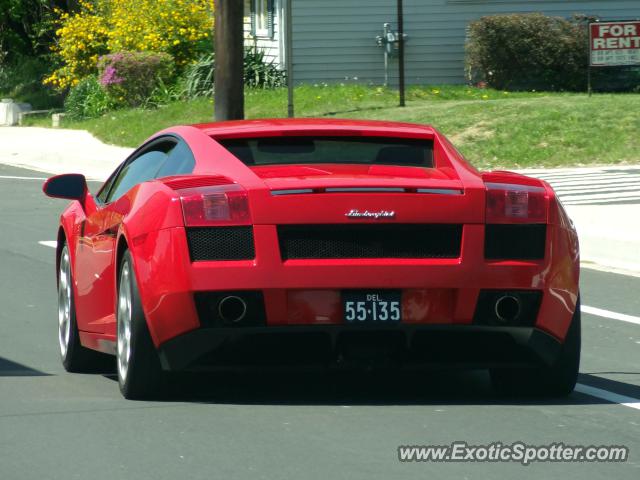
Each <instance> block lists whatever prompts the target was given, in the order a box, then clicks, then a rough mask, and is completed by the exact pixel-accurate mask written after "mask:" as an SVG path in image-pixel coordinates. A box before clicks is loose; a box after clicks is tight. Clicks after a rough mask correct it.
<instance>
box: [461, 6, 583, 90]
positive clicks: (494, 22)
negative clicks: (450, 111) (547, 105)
mask: <svg viewBox="0 0 640 480" xmlns="http://www.w3.org/2000/svg"><path fill="white" fill-rule="evenodd" d="M466 50H467V58H466V68H467V74H468V76H469V79H470V80H471V81H474V82H475V81H486V82H487V84H488V85H489V86H491V87H494V88H498V89H513V90H522V89H527V90H528V89H538V90H584V89H585V88H586V81H587V71H586V69H587V60H588V52H587V38H586V29H585V28H584V26H582V25H580V24H578V23H576V22H572V21H569V20H565V19H562V18H558V17H547V16H545V15H542V14H539V13H531V14H512V15H496V16H490V17H482V18H480V19H479V20H477V21H475V22H472V23H471V24H470V26H469V35H468V39H467V45H466Z"/></svg>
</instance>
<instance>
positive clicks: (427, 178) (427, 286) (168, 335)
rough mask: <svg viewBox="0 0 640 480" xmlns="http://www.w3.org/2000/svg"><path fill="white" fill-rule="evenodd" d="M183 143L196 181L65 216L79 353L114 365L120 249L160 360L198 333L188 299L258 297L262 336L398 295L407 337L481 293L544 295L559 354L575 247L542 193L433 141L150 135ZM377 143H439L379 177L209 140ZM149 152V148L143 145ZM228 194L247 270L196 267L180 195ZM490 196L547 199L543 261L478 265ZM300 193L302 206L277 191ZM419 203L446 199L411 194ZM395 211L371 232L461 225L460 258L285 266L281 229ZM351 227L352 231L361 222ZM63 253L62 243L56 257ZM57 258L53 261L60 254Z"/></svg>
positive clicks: (457, 318)
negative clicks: (348, 293) (349, 304)
mask: <svg viewBox="0 0 640 480" xmlns="http://www.w3.org/2000/svg"><path fill="white" fill-rule="evenodd" d="M166 134H172V135H177V136H179V137H180V138H181V139H183V140H184V141H185V142H186V143H187V144H188V145H189V147H190V149H191V151H192V153H193V156H194V158H195V168H194V170H193V174H192V175H189V176H183V177H175V178H164V179H159V180H153V181H149V182H145V183H142V184H140V185H138V186H136V187H133V188H132V189H131V190H130V191H129V192H127V193H126V194H125V195H124V196H122V197H121V198H119V199H118V200H116V201H114V202H113V203H111V204H107V205H102V206H99V205H96V203H95V202H94V200H93V197H92V196H91V195H90V194H87V198H86V199H85V201H84V202H82V205H81V203H80V202H72V203H71V205H69V207H68V208H67V209H66V210H65V211H64V213H63V214H62V216H61V222H60V232H61V233H60V235H59V240H62V238H63V236H64V238H65V239H66V241H67V242H68V243H69V245H70V255H71V264H72V269H73V274H74V279H75V282H74V283H75V284H74V287H75V288H74V294H75V305H76V311H77V321H78V325H79V329H80V334H81V341H82V343H83V344H84V345H85V346H88V347H90V348H94V349H98V350H102V351H106V352H111V353H112V352H113V348H114V347H113V345H114V342H115V338H116V320H115V304H116V286H117V281H116V278H117V269H118V261H119V252H120V249H121V248H122V247H123V246H124V245H126V246H127V247H128V248H129V249H130V251H131V252H132V255H133V259H134V271H135V276H136V279H137V283H138V287H139V290H140V297H141V299H142V302H143V310H144V313H145V316H146V319H147V323H148V327H149V331H150V333H151V336H152V339H153V341H154V343H155V345H156V346H157V347H161V346H162V345H163V344H165V343H166V342H168V341H170V340H171V339H174V338H176V337H179V336H180V335H183V334H185V333H187V332H191V331H194V330H196V329H198V328H199V327H200V320H199V316H198V312H197V308H196V305H195V303H194V292H205V291H218V290H259V291H261V292H263V295H264V309H265V314H266V325H267V326H274V327H275V326H286V325H288V326H292V325H307V326H311V325H340V324H341V323H342V322H343V316H344V314H343V311H342V308H343V307H342V304H341V301H340V294H341V293H340V292H341V291H342V290H345V289H372V290H375V289H381V288H384V289H399V290H401V291H402V314H403V323H406V324H411V325H469V324H471V323H472V322H473V318H474V311H475V310H476V305H477V302H478V297H479V294H480V292H481V290H482V289H505V290H513V289H516V290H539V291H541V292H542V300H541V302H540V307H539V311H538V314H537V317H536V321H535V328H537V329H539V330H541V331H543V332H546V333H547V334H550V335H551V336H552V337H554V338H555V339H557V340H558V341H559V342H562V340H563V339H564V336H565V334H566V332H567V330H568V328H569V324H570V322H571V318H572V315H573V313H574V310H575V308H576V302H577V298H578V280H579V261H578V260H579V253H578V241H577V236H576V233H575V230H574V228H573V226H572V224H571V221H570V220H569V219H568V217H567V216H566V213H565V212H564V210H563V208H562V206H561V205H560V203H559V202H558V201H557V199H556V196H555V194H554V192H553V190H552V189H551V187H550V186H549V185H548V184H546V183H545V182H542V181H540V180H537V179H532V178H529V177H524V176H521V175H517V174H513V173H509V172H493V173H488V174H480V173H479V172H477V171H476V170H475V169H474V168H473V167H471V166H470V165H469V164H467V163H466V162H465V161H464V159H463V158H462V157H461V156H460V154H459V153H458V152H457V151H456V150H455V148H454V147H453V146H452V145H451V144H450V143H449V142H448V141H447V140H446V139H445V138H444V137H443V136H442V135H441V134H439V133H438V132H437V131H435V130H434V129H433V128H431V127H425V126H418V125H412V124H399V123H391V122H363V121H348V120H312V119H309V120H294V121H288V120H254V121H243V122H225V123H220V124H210V125H197V126H189V127H175V128H171V129H168V130H165V131H163V132H159V133H158V134H157V135H156V136H154V137H152V139H153V138H157V137H160V136H162V135H166ZM281 135H288V136H296V135H304V136H316V135H319V136H321V135H331V136H340V135H345V136H356V135H366V136H384V137H400V138H415V139H429V140H433V142H434V168H418V167H401V166H386V165H372V166H369V165H326V164H317V165H279V166H258V167H247V166H246V165H244V164H243V163H242V162H241V161H240V160H238V159H237V158H235V157H234V156H233V155H231V153H229V151H227V150H226V149H225V148H224V147H222V146H221V145H220V144H219V143H217V142H216V139H228V138H239V137H265V136H281ZM152 139H150V140H152ZM229 182H235V183H237V184H239V185H241V186H242V187H243V188H244V189H245V190H246V191H247V192H248V199H249V208H250V213H251V225H253V235H254V242H255V259H253V260H228V261H198V262H192V261H191V259H190V255H189V245H188V241H187V236H186V230H185V223H184V217H183V211H182V206H181V202H180V199H179V195H178V190H179V189H180V188H184V187H185V186H186V187H188V186H190V185H199V184H208V185H215V184H216V183H218V184H220V183H222V184H224V183H229ZM486 183H500V184H515V185H528V186H532V187H536V186H537V187H542V188H544V189H545V196H546V204H547V219H546V221H547V229H546V235H547V238H546V249H545V254H544V258H543V259H540V260H487V259H485V253H484V242H485V215H486V192H487V187H486ZM342 187H348V188H359V187H367V188H370V187H381V188H389V187H402V188H404V189H405V192H402V193H385V194H384V195H363V194H362V193H354V192H344V193H330V194H327V193H324V191H325V189H327V188H342ZM290 189H309V190H313V192H314V193H308V194H304V195H274V194H272V191H279V190H285V191H286V190H290ZM418 189H431V190H434V191H441V190H446V191H449V192H450V193H451V194H442V195H440V194H424V193H420V194H419V193H416V192H417V191H418ZM347 207H348V209H358V210H362V211H364V210H370V211H379V210H385V209H392V210H394V211H395V212H396V216H395V217H394V218H380V219H377V220H376V221H375V223H376V224H422V223H425V224H442V223H451V222H455V223H459V224H462V225H463V233H462V244H461V253H460V257H459V258H424V259H416V258H411V259H402V258H401V259H397V258H360V259H304V260H302V259H301V260H282V258H281V256H280V247H279V243H278V230H277V226H279V225H293V224H306V225H309V224H350V223H354V220H353V219H350V218H347V217H346V216H345V211H346V209H347ZM356 222H359V220H358V221H356ZM60 244H61V242H60V241H59V245H60ZM59 248H60V247H59Z"/></svg>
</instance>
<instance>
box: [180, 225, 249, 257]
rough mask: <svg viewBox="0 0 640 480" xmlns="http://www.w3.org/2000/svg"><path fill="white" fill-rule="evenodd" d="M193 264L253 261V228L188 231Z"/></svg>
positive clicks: (217, 228) (193, 229)
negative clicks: (215, 261) (211, 261)
mask: <svg viewBox="0 0 640 480" xmlns="http://www.w3.org/2000/svg"><path fill="white" fill-rule="evenodd" d="M187 242H188V243H189V254H190V256H191V261H192V262H197V261H202V260H251V259H254V258H255V257H256V252H255V248H254V245H253V228H252V227H202V228H189V229H187Z"/></svg>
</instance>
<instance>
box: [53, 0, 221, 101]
mask: <svg viewBox="0 0 640 480" xmlns="http://www.w3.org/2000/svg"><path fill="white" fill-rule="evenodd" d="M78 3H79V5H80V8H79V10H78V11H77V12H75V13H65V12H58V13H59V17H58V23H59V28H58V29H57V31H56V37H57V43H56V45H55V46H54V48H53V50H54V53H55V55H56V56H57V57H58V60H59V61H60V63H61V64H62V66H61V67H60V68H58V69H57V70H55V71H54V72H53V73H52V74H51V75H50V76H49V77H48V78H47V79H46V80H45V82H46V83H49V84H51V85H53V86H55V87H56V88H58V89H60V90H64V89H66V88H68V87H70V86H73V85H75V84H77V83H78V82H79V81H80V80H81V79H82V78H84V77H86V76H88V75H92V74H95V73H96V71H97V70H96V67H97V63H98V58H99V57H100V56H102V55H105V54H107V53H117V52H122V51H143V52H165V53H168V54H170V55H171V56H172V57H173V58H174V59H175V63H176V65H177V66H178V67H183V66H185V65H187V64H188V63H190V62H192V61H194V60H195V59H196V58H197V57H198V55H200V54H201V53H202V52H203V50H204V49H205V48H208V49H210V48H211V47H210V46H211V43H212V33H213V8H214V7H213V0H80V1H79V2H78Z"/></svg>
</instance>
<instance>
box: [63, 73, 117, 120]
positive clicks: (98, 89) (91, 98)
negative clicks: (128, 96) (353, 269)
mask: <svg viewBox="0 0 640 480" xmlns="http://www.w3.org/2000/svg"><path fill="white" fill-rule="evenodd" d="M112 107H113V102H112V101H111V99H110V98H109V95H108V94H107V92H106V91H105V90H104V89H103V88H102V85H100V82H98V79H97V78H96V77H94V76H90V77H87V78H85V79H84V80H81V81H80V82H78V84H77V85H76V86H74V87H72V88H71V90H70V91H69V95H67V98H66V99H65V102H64V109H65V111H66V113H67V115H69V117H71V118H87V117H89V118H91V117H99V116H100V115H103V114H104V113H106V112H107V111H108V110H110V109H111V108H112Z"/></svg>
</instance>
